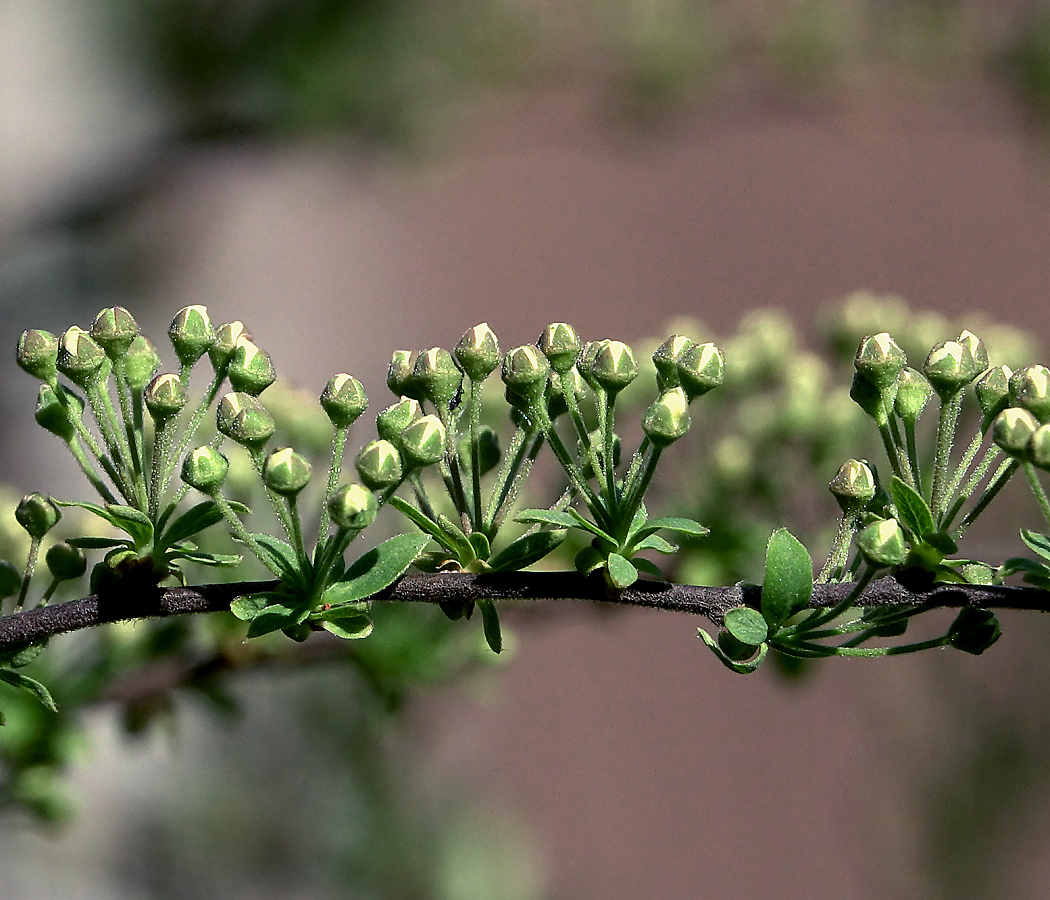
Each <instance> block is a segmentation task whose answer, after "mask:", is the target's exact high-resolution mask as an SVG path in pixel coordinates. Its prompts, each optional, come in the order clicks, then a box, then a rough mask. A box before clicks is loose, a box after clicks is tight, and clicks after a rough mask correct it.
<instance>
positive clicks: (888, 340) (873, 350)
mask: <svg viewBox="0 0 1050 900" xmlns="http://www.w3.org/2000/svg"><path fill="white" fill-rule="evenodd" d="M907 362H908V358H907V356H905V353H904V351H903V350H901V348H900V347H899V346H898V345H897V342H896V341H895V340H894V339H893V338H892V337H890V335H889V333H888V332H885V331H883V332H881V333H880V334H872V335H868V336H867V337H866V338H864V339H863V340H862V341H861V342H860V346H859V347H858V348H857V355H856V357H855V358H854V360H853V365H854V366H856V369H857V371H858V372H859V373H860V374H861V375H862V376H864V378H866V379H867V380H868V381H870V382H871V383H872V384H873V385H875V387H876V388H878V389H879V390H880V391H883V390H885V389H886V388H888V387H889V386H890V385H892V384H894V383H896V381H897V376H898V375H900V373H901V369H903V368H904V366H905V365H906V364H907Z"/></svg>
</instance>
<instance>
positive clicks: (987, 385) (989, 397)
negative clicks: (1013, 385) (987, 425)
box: [973, 366, 1013, 422]
mask: <svg viewBox="0 0 1050 900" xmlns="http://www.w3.org/2000/svg"><path fill="white" fill-rule="evenodd" d="M1011 375H1013V372H1011V371H1010V367H1009V366H996V367H995V368H994V369H989V370H988V371H987V372H985V373H984V374H983V375H982V376H981V377H980V378H979V379H978V380H977V383H976V384H975V385H974V386H973V388H974V391H975V392H976V393H977V402H978V403H979V404H980V405H981V412H982V413H984V417H985V421H986V422H987V421H990V420H991V419H993V418H995V416H997V415H999V413H1001V412H1002V411H1003V410H1004V409H1006V407H1007V406H1009V405H1010V397H1009V395H1010V376H1011Z"/></svg>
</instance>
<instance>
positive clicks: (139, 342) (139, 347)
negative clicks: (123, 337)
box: [124, 334, 160, 393]
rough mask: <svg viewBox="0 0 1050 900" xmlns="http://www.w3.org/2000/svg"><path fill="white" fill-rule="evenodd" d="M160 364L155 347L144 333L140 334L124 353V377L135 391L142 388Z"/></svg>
mask: <svg viewBox="0 0 1050 900" xmlns="http://www.w3.org/2000/svg"><path fill="white" fill-rule="evenodd" d="M159 365H160V356H159V355H158V354H157V350H156V348H155V347H154V346H153V344H152V343H151V342H150V339H149V338H148V337H146V336H145V335H142V334H140V335H139V336H138V337H137V338H135V339H134V340H133V341H132V342H131V345H130V346H129V347H128V352H127V353H125V354H124V377H125V378H126V379H127V380H128V386H129V387H130V388H131V390H132V391H135V392H136V393H137V392H138V391H141V390H143V389H144V388H145V387H146V385H147V384H149V380H150V379H151V378H152V377H153V373H154V372H156V371H157V367H158V366H159Z"/></svg>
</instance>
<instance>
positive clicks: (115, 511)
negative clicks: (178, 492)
mask: <svg viewBox="0 0 1050 900" xmlns="http://www.w3.org/2000/svg"><path fill="white" fill-rule="evenodd" d="M55 503H56V504H57V505H58V506H67V507H78V508H80V509H86V510H87V511H88V512H90V513H93V514H94V515H96V516H98V517H99V518H100V519H102V520H104V521H106V522H109V524H110V525H112V526H113V527H114V528H119V529H120V530H121V531H123V532H125V533H126V534H128V535H130V537H131V540H132V541H133V542H134V549H135V550H141V549H142V548H143V547H145V546H147V545H148V544H149V543H150V541H152V540H153V523H152V522H151V521H150V520H149V516H147V515H146V514H145V513H144V512H142V511H141V510H137V509H134V508H133V507H130V506H121V505H119V504H117V503H107V504H106V505H105V506H99V505H98V504H97V503H89V502H87V501H86V500H56V501H55Z"/></svg>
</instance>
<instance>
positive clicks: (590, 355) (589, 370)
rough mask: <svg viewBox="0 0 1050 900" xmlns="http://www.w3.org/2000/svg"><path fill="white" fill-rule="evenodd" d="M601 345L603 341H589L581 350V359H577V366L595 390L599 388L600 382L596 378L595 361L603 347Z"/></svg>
mask: <svg viewBox="0 0 1050 900" xmlns="http://www.w3.org/2000/svg"><path fill="white" fill-rule="evenodd" d="M601 345H602V342H601V341H588V342H587V343H586V344H585V345H584V347H583V350H582V351H581V352H580V357H579V359H578V360H577V361H576V368H577V369H578V370H579V373H580V376H581V377H582V378H583V380H584V381H586V382H587V384H589V385H590V386H591V387H592V388H593V389H594V390H598V382H597V381H595V380H594V371H593V370H594V361H595V360H596V359H597V358H598V351H599V350H600V349H601Z"/></svg>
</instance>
